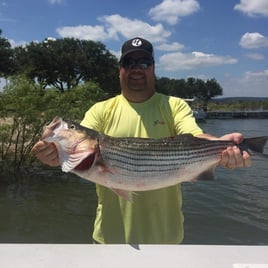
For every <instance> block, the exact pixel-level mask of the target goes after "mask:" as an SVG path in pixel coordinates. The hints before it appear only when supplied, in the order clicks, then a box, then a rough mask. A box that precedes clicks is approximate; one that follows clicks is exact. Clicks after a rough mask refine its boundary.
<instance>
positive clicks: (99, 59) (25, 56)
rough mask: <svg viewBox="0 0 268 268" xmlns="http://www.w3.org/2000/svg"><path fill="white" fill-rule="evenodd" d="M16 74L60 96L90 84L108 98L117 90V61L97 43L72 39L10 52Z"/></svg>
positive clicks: (36, 44) (45, 41)
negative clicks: (82, 84)
mask: <svg viewBox="0 0 268 268" xmlns="http://www.w3.org/2000/svg"><path fill="white" fill-rule="evenodd" d="M14 54H15V56H14V58H15V64H16V70H17V73H18V74H20V73H23V74H25V75H26V76H27V77H29V78H30V79H32V80H37V81H38V82H39V83H40V84H41V85H42V87H43V88H48V87H55V88H57V89H58V90H59V91H60V92H61V93H63V92H64V91H68V90H70V89H72V88H74V87H75V86H77V85H79V84H81V83H83V82H87V81H91V82H94V83H98V84H99V86H100V87H101V88H103V89H104V90H105V91H106V92H108V93H109V94H111V95H112V94H114V93H117V92H118V90H119V79H118V70H117V68H118V67H117V66H118V64H117V60H116V58H115V56H113V55H112V54H111V53H110V52H109V51H108V50H107V49H106V48H105V46H104V45H103V44H102V43H100V42H94V41H86V40H79V39H73V38H64V39H56V40H54V39H53V40H51V39H46V40H44V41H43V42H42V43H36V42H31V43H30V44H29V45H27V46H26V47H24V48H23V47H18V48H16V49H15V51H14Z"/></svg>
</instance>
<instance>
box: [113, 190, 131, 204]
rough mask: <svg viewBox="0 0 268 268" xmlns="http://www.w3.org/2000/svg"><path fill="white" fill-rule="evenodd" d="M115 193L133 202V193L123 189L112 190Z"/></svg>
mask: <svg viewBox="0 0 268 268" xmlns="http://www.w3.org/2000/svg"><path fill="white" fill-rule="evenodd" d="M111 190H112V191H113V192H114V193H116V194H117V195H119V196H120V197H122V198H123V199H125V200H127V201H129V202H132V192H129V191H125V190H121V189H111Z"/></svg>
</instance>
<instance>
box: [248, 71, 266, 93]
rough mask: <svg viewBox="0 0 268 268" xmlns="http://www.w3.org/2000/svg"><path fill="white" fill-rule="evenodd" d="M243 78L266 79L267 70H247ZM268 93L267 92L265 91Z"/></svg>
mask: <svg viewBox="0 0 268 268" xmlns="http://www.w3.org/2000/svg"><path fill="white" fill-rule="evenodd" d="M245 79H247V80H249V79H265V80H267V81H268V70H264V71H261V72H251V71H248V72H246V73H245ZM267 95H268V92H267Z"/></svg>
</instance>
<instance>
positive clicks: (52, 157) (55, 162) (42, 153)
mask: <svg viewBox="0 0 268 268" xmlns="http://www.w3.org/2000/svg"><path fill="white" fill-rule="evenodd" d="M32 151H33V152H34V154H35V156H36V158H37V159H39V160H40V161H41V162H42V163H44V164H47V165H49V166H52V167H56V166H59V165H60V161H59V156H58V151H57V148H56V146H55V144H54V143H48V142H44V141H38V142H37V143H36V144H35V145H34V147H33V149H32Z"/></svg>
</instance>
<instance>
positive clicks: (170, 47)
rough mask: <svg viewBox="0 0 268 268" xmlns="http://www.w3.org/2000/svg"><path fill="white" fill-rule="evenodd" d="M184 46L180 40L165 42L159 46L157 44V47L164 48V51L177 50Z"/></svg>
mask: <svg viewBox="0 0 268 268" xmlns="http://www.w3.org/2000/svg"><path fill="white" fill-rule="evenodd" d="M183 48H184V45H183V44H180V43H178V42H173V43H171V44H167V43H164V44H161V45H159V46H156V49H158V50H162V51H176V50H181V49H183Z"/></svg>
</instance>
